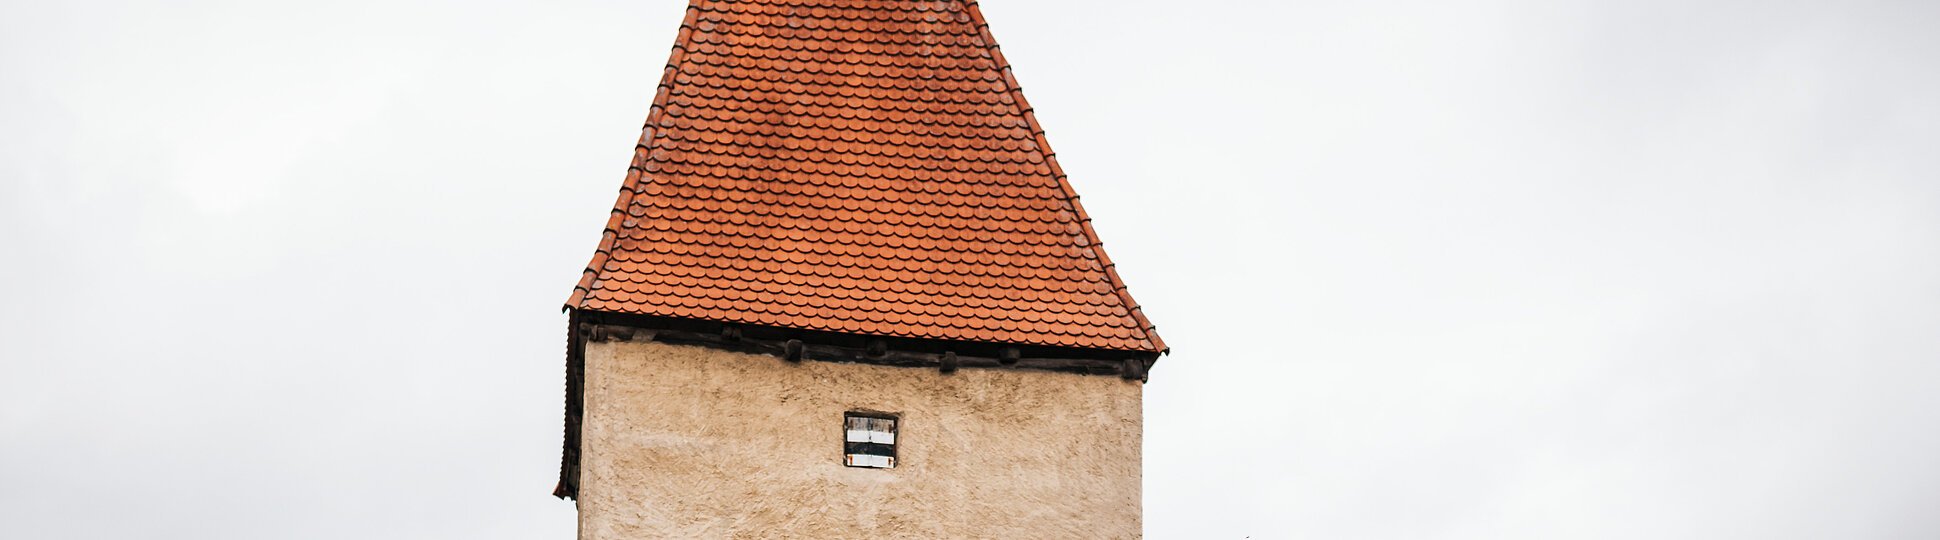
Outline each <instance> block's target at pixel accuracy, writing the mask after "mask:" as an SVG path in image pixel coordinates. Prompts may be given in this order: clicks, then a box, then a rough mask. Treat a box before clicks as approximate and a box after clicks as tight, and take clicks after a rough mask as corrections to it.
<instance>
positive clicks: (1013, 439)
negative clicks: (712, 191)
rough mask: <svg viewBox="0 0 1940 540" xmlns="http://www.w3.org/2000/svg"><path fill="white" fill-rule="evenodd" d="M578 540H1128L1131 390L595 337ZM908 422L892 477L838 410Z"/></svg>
mask: <svg viewBox="0 0 1940 540" xmlns="http://www.w3.org/2000/svg"><path fill="white" fill-rule="evenodd" d="M585 388H586V393H585V400H586V402H585V406H586V409H585V413H586V416H585V423H584V426H583V428H582V430H583V431H582V437H583V439H582V440H583V441H584V442H583V445H582V449H583V454H582V457H581V466H582V469H581V477H580V492H579V516H580V517H579V536H580V538H581V539H582V540H606V539H621V538H626V539H634V538H769V537H811V538H860V537H881V538H1135V537H1138V536H1139V535H1140V521H1139V519H1140V509H1139V482H1140V478H1139V475H1140V468H1139V443H1140V440H1139V438H1140V432H1141V421H1142V420H1141V416H1140V408H1139V406H1140V403H1139V399H1140V390H1141V387H1140V384H1139V383H1137V382H1131V381H1125V380H1123V379H1120V378H1118V377H1103V376H1085V375H1074V374H1065V373H1051V372H1039V371H1017V370H987V369H966V370H963V371H959V372H957V373H954V374H950V375H943V374H941V373H938V372H937V371H936V370H934V369H918V368H895V367H884V366H872V365H861V364H837V363H828V362H813V361H811V362H802V363H800V364H791V363H788V362H784V361H782V360H781V359H778V358H774V357H771V356H759V355H747V354H739V353H732V352H724V351H718V350H713V349H706V348H700V347H689V346H677V345H666V344H660V343H629V342H608V343H590V344H588V345H587V348H586V387H585ZM855 409H872V410H879V411H887V412H895V413H899V414H901V416H902V421H901V425H900V426H899V428H898V429H899V431H900V434H899V436H898V444H897V453H898V462H897V466H896V468H894V469H860V468H849V467H844V466H842V413H843V412H845V411H849V410H855Z"/></svg>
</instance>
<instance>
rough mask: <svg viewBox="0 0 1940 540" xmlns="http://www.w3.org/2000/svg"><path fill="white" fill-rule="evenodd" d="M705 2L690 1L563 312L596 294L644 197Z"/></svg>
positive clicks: (699, 0)
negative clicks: (631, 207) (652, 154)
mask: <svg viewBox="0 0 1940 540" xmlns="http://www.w3.org/2000/svg"><path fill="white" fill-rule="evenodd" d="M700 4H701V0H687V16H686V17H684V18H682V19H681V21H680V31H679V35H677V36H675V37H674V50H673V53H672V54H669V55H667V66H666V67H664V68H661V73H660V84H658V85H656V86H655V88H656V90H655V91H654V93H653V105H652V106H650V107H648V108H647V119H646V121H645V122H642V125H641V127H640V142H638V143H634V145H633V163H632V164H631V165H629V166H627V169H626V181H624V182H622V183H621V184H620V195H619V197H618V198H616V199H614V200H613V213H612V215H611V217H608V218H607V219H606V230H605V231H604V232H602V233H600V244H599V247H598V248H595V249H594V250H593V259H592V260H590V261H587V262H586V271H585V272H583V273H581V274H580V276H579V284H578V285H575V286H573V293H572V295H571V296H568V297H567V298H566V305H565V306H564V307H562V308H561V311H564V310H569V309H573V308H576V307H579V306H580V304H581V302H582V301H584V300H585V299H586V293H588V292H592V290H593V282H594V281H596V280H598V278H599V273H600V268H602V267H604V266H606V261H607V259H609V258H611V257H612V256H613V244H614V243H615V242H618V241H619V237H620V226H621V225H622V224H623V223H624V222H625V220H626V217H627V214H626V207H627V205H628V204H630V203H632V202H633V198H634V197H636V196H639V194H640V189H639V186H640V177H641V175H643V174H645V173H646V165H647V155H648V153H649V152H647V150H649V149H651V148H653V146H652V145H653V142H654V141H653V139H654V137H653V127H654V125H655V124H658V123H659V121H660V117H661V116H663V115H665V114H666V112H667V96H668V95H670V94H672V93H673V88H674V85H675V84H677V83H678V82H679V77H675V75H677V74H679V73H680V62H681V60H683V59H685V58H686V56H687V47H688V45H689V44H691V43H692V42H693V38H694V25H695V23H697V22H699V19H700V14H701V6H700Z"/></svg>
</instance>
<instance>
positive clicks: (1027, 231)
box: [567, 0, 1165, 352]
mask: <svg viewBox="0 0 1940 540" xmlns="http://www.w3.org/2000/svg"><path fill="white" fill-rule="evenodd" d="M1055 155H1056V154H1055V153H1053V152H1052V151H1051V147H1050V145H1049V144H1047V143H1046V141H1045V139H1044V130H1043V129H1041V128H1040V127H1039V126H1038V123H1037V119H1036V117H1035V116H1034V115H1033V114H1032V113H1031V106H1030V104H1029V103H1027V102H1025V101H1024V95H1023V94H1022V93H1021V92H1020V91H1019V89H1018V85H1017V80H1016V79H1015V78H1014V77H1012V75H1011V70H1010V66H1009V64H1008V62H1006V61H1005V60H1004V56H1003V54H1002V53H1000V52H999V51H998V49H997V45H996V42H995V41H994V40H992V39H991V36H990V31H989V28H988V25H987V24H985V23H984V20H983V15H982V13H980V12H979V10H978V9H977V3H976V2H974V1H967V2H956V1H883V0H765V1H733V2H730V1H720V0H694V1H691V2H690V3H689V5H688V8H687V18H686V21H685V22H683V23H682V24H681V27H680V34H679V37H678V39H677V41H676V43H675V45H674V51H673V55H672V57H671V59H670V60H669V61H668V66H667V68H666V72H665V75H664V76H663V77H662V79H661V81H660V86H659V89H658V91H657V93H656V94H655V95H654V100H653V108H652V110H651V112H650V113H649V115H648V117H647V124H646V127H645V129H644V131H643V133H642V134H641V137H640V144H639V146H638V147H637V148H635V149H634V156H633V165H632V167H631V168H630V169H629V170H628V171H627V176H626V183H625V185H624V186H622V187H621V188H620V198H619V201H617V202H615V203H614V206H613V217H612V219H611V220H609V221H608V222H607V225H606V232H605V234H604V235H603V236H602V237H601V239H600V244H599V250H598V252H597V253H595V254H594V255H593V260H592V263H591V264H589V265H588V266H587V268H586V273H585V276H584V277H583V278H582V279H581V280H580V282H579V285H578V287H576V288H575V289H574V290H573V294H572V297H571V299H569V300H568V301H567V307H569V308H574V309H583V310H591V311H603V312H617V313H633V314H643V315H655V316H664V317H679V318H691V319H702V320H711V321H721V322H730V323H743V324H756V325H766V326H776V327H785V328H798V329H808V330H821V331H831V332H843V333H852V334H866V335H882V336H900V337H910V338H926V339H943V340H963V341H980V342H996V343H1012V344H1025V345H1042V346H1057V347H1079V348H1093V349H1112V350H1130V351H1146V352H1161V351H1164V350H1165V343H1164V342H1163V341H1161V340H1160V339H1159V336H1158V334H1156V333H1154V332H1153V330H1152V324H1151V323H1150V322H1149V321H1147V320H1146V319H1145V316H1144V315H1143V314H1142V313H1140V311H1139V308H1138V304H1137V303H1136V302H1134V301H1132V297H1131V295H1130V294H1128V293H1127V292H1126V290H1125V284H1124V282H1122V281H1121V280H1119V278H1118V273H1117V272H1116V271H1115V270H1113V268H1112V263H1111V259H1110V258H1108V257H1106V256H1105V251H1104V249H1103V247H1101V246H1100V244H1099V241H1098V234H1097V232H1095V231H1093V230H1092V227H1091V219H1090V218H1088V217H1086V215H1085V211H1084V207H1083V206H1082V205H1079V204H1078V196H1077V194H1076V193H1075V192H1073V191H1072V190H1071V185H1070V184H1069V183H1067V182H1066V181H1065V176H1064V173H1063V171H1062V170H1060V169H1059V167H1058V163H1057V159H1056V158H1055Z"/></svg>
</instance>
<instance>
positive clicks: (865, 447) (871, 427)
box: [842, 412, 896, 469]
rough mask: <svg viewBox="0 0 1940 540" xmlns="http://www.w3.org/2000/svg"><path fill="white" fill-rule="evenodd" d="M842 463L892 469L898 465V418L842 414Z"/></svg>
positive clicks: (883, 415) (876, 414) (871, 414)
mask: <svg viewBox="0 0 1940 540" xmlns="http://www.w3.org/2000/svg"><path fill="white" fill-rule="evenodd" d="M842 427H843V433H842V464H843V465H848V466H850V467H869V468H874V469H889V468H894V467H895V466H896V417H895V416H891V415H887V414H881V413H859V412H852V413H848V414H844V415H842Z"/></svg>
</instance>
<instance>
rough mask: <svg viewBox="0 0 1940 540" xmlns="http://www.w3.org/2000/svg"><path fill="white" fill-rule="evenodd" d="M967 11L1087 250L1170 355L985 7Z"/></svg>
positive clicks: (972, 4)
mask: <svg viewBox="0 0 1940 540" xmlns="http://www.w3.org/2000/svg"><path fill="white" fill-rule="evenodd" d="M963 10H964V12H965V13H967V14H969V15H970V23H971V25H972V26H975V27H976V28H977V39H979V40H981V41H982V42H983V46H984V48H986V49H989V50H990V58H991V60H992V61H994V62H996V64H997V72H998V73H999V74H1000V75H1002V76H1003V79H1004V87H1005V88H1006V91H1007V92H1009V93H1010V97H1011V99H1012V100H1014V101H1016V103H1017V108H1018V111H1019V115H1020V116H1023V117H1024V122H1025V125H1026V126H1027V127H1028V128H1029V129H1030V130H1031V134H1032V136H1033V138H1034V139H1035V141H1034V142H1036V144H1037V147H1038V152H1039V153H1042V154H1043V155H1044V163H1045V165H1047V166H1049V167H1050V168H1051V176H1053V177H1055V178H1056V179H1057V181H1058V189H1060V190H1063V192H1064V199H1065V201H1066V202H1069V203H1071V210H1072V212H1075V213H1076V214H1077V216H1078V223H1079V226H1080V227H1081V228H1082V229H1083V230H1084V235H1085V240H1086V241H1088V242H1090V244H1091V245H1089V246H1086V247H1085V249H1086V250H1089V251H1090V252H1092V253H1093V254H1095V255H1097V256H1098V262H1099V264H1101V265H1103V266H1104V269H1105V277H1106V279H1108V280H1110V283H1109V284H1110V285H1111V287H1112V289H1113V290H1114V292H1116V293H1117V294H1118V297H1119V299H1120V300H1122V301H1123V302H1125V310H1126V311H1127V312H1130V313H1131V315H1132V319H1133V320H1134V322H1136V323H1138V326H1139V331H1140V332H1141V333H1143V334H1144V337H1145V339H1146V340H1147V341H1149V342H1151V344H1152V350H1153V351H1156V352H1158V353H1160V354H1170V353H1171V351H1172V348H1171V347H1167V346H1166V345H1165V340H1163V339H1160V338H1159V334H1158V332H1157V331H1156V329H1157V326H1156V325H1153V324H1152V321H1151V320H1149V319H1146V318H1145V312H1144V310H1143V309H1140V308H1139V303H1138V301H1137V300H1135V299H1133V298H1132V293H1131V291H1130V290H1128V289H1127V288H1126V286H1125V281H1124V280H1123V279H1120V278H1119V277H1118V271H1117V270H1116V269H1115V268H1114V267H1115V266H1117V265H1116V264H1114V263H1112V261H1111V256H1109V255H1106V254H1105V250H1104V248H1103V245H1104V242H1102V241H1100V240H1099V239H1098V231H1097V230H1095V229H1093V228H1092V227H1091V214H1089V213H1086V212H1085V207H1084V203H1082V202H1079V200H1078V192H1077V190H1076V189H1072V187H1071V182H1070V180H1069V179H1068V177H1067V176H1066V175H1065V174H1064V167H1063V166H1061V165H1059V164H1058V159H1057V152H1055V151H1053V150H1052V149H1051V142H1050V139H1049V138H1047V137H1045V135H1044V126H1043V125H1042V124H1040V123H1038V121H1037V114H1036V113H1035V112H1034V111H1036V108H1035V107H1032V106H1031V104H1030V101H1028V100H1025V99H1024V87H1023V85H1021V84H1018V82H1017V76H1016V74H1015V72H1014V71H1013V70H1012V69H1011V67H1010V60H1009V59H1006V58H1004V53H1003V50H1002V47H1000V46H999V45H997V37H996V36H995V35H993V34H991V33H990V22H989V21H988V20H985V19H984V16H983V8H981V7H980V6H978V5H977V0H965V1H964V3H963Z"/></svg>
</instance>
